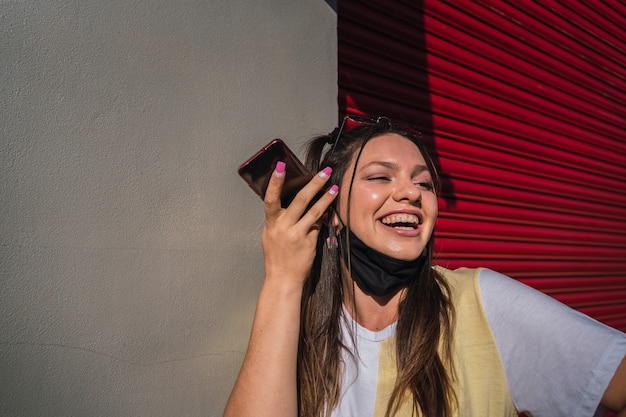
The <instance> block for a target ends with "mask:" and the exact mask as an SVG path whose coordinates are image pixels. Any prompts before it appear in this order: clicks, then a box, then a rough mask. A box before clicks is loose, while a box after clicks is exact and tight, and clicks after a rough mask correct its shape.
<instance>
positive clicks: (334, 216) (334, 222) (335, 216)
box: [330, 211, 344, 233]
mask: <svg viewBox="0 0 626 417" xmlns="http://www.w3.org/2000/svg"><path fill="white" fill-rule="evenodd" d="M330 221H331V222H332V225H333V227H334V228H335V232H336V233H338V232H339V231H340V230H341V229H342V228H343V227H344V225H343V222H342V221H341V219H340V218H339V215H338V214H337V211H333V214H332V215H331V218H330Z"/></svg>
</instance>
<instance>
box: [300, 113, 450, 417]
mask: <svg viewBox="0 0 626 417" xmlns="http://www.w3.org/2000/svg"><path fill="white" fill-rule="evenodd" d="M386 133H397V134H400V135H402V136H404V137H406V138H407V139H409V140H411V141H412V142H413V143H414V144H415V145H416V146H417V147H418V149H419V150H420V152H421V153H422V155H423V156H424V159H425V161H426V164H427V166H428V168H429V170H430V172H431V174H432V177H433V180H434V181H435V184H436V185H437V184H438V177H437V172H436V169H435V167H434V164H433V162H432V160H431V159H430V157H429V156H428V154H427V152H426V151H425V149H424V147H423V146H422V144H421V143H420V141H419V138H418V137H416V136H415V135H413V134H412V133H409V132H406V131H403V130H400V129H397V128H394V127H393V126H392V125H390V124H388V125H385V124H377V125H373V126H364V127H359V128H356V129H354V130H353V131H351V132H350V133H344V134H342V135H341V137H340V138H339V140H338V141H337V143H336V145H335V146H334V149H333V151H332V152H327V154H326V155H324V149H326V148H327V147H328V146H327V144H328V143H330V142H333V139H334V138H331V137H330V136H328V135H327V136H320V137H317V138H314V139H312V140H311V141H310V142H309V144H308V148H307V157H306V165H307V167H308V168H309V170H311V172H317V171H319V170H320V169H321V168H322V167H325V166H330V167H332V168H333V173H332V175H331V178H330V181H329V184H340V183H341V180H342V179H343V178H344V176H345V175H346V174H349V175H353V173H352V172H350V173H348V172H347V169H348V167H349V165H350V163H351V161H352V160H353V159H356V161H355V168H356V163H358V158H359V156H360V153H361V152H362V150H363V147H364V146H365V144H366V143H367V141H368V140H370V139H372V138H374V137H376V136H380V135H383V134H386ZM348 206H349V205H348ZM336 210H337V207H336V203H335V204H334V205H333V206H332V207H331V208H330V209H329V218H330V217H332V215H333V214H334V213H335V212H336ZM334 236H335V232H334V230H333V225H332V222H328V225H324V226H322V228H321V230H320V235H319V238H318V250H317V256H316V259H315V262H314V264H313V268H312V270H311V274H310V276H309V278H308V279H307V282H306V284H305V288H304V292H303V296H302V310H301V311H302V312H301V314H302V317H301V327H300V329H301V330H300V343H299V349H298V400H299V412H300V416H301V417H322V416H328V415H330V412H331V411H332V410H333V409H334V408H335V407H336V406H337V404H338V402H339V398H340V394H341V392H340V389H341V387H340V381H341V372H342V364H341V350H342V349H346V350H347V348H346V346H345V345H343V344H342V341H341V340H342V337H341V336H342V335H341V323H340V320H342V314H343V313H342V303H343V301H344V297H346V295H349V294H345V292H350V289H349V287H348V288H346V287H347V286H345V285H343V284H342V282H345V280H346V277H342V261H341V259H340V255H339V251H338V250H328V249H326V239H327V238H328V237H330V238H333V237H334ZM433 246H434V237H433V236H431V238H430V241H429V242H428V244H427V247H426V252H427V254H428V256H427V262H424V264H423V266H422V269H421V271H420V273H419V276H418V277H416V279H415V280H413V281H412V282H411V283H410V284H409V286H408V288H407V290H406V293H405V296H404V298H403V300H402V301H401V302H400V305H399V307H398V323H397V330H396V359H397V379H396V383H395V387H394V389H393V392H392V395H391V399H390V400H389V404H388V406H387V412H386V416H388V417H391V416H393V415H395V414H396V412H397V411H398V410H399V408H400V406H401V405H402V404H403V403H404V402H405V401H407V400H410V399H412V404H413V409H414V410H415V411H416V412H417V415H421V416H423V417H449V416H451V414H452V411H453V407H454V403H455V400H454V398H455V395H454V392H453V388H452V379H453V378H452V375H451V372H452V371H451V369H452V366H451V340H452V327H453V321H454V311H453V308H452V306H451V303H450V299H449V288H448V286H447V284H446V283H445V281H444V280H443V278H442V277H441V276H440V275H439V274H438V273H437V272H436V271H435V270H434V269H433V268H431V264H432V256H433ZM350 281H351V280H350ZM350 337H354V335H352V334H351V335H350ZM348 353H349V354H350V355H352V356H353V357H354V355H357V354H358V353H357V352H348Z"/></svg>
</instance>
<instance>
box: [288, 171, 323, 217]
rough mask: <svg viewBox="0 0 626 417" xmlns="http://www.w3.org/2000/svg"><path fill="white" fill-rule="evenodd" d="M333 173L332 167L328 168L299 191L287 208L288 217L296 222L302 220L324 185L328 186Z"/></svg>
mask: <svg viewBox="0 0 626 417" xmlns="http://www.w3.org/2000/svg"><path fill="white" fill-rule="evenodd" d="M332 172H333V170H332V169H331V168H330V167H326V168H324V169H323V170H321V171H319V172H318V173H317V175H314V176H313V178H311V180H310V181H309V182H308V183H307V184H306V185H305V186H304V187H302V189H301V190H300V191H298V193H297V194H296V196H295V197H294V198H293V200H292V201H291V203H290V204H289V207H288V208H287V216H289V217H290V218H292V220H294V221H297V220H298V219H300V217H302V215H303V214H304V212H305V211H306V210H307V207H309V206H310V205H311V202H312V201H313V200H314V199H315V197H316V196H317V195H318V194H319V192H320V190H321V189H322V187H323V186H324V184H326V182H327V181H328V178H330V174H331V173H332Z"/></svg>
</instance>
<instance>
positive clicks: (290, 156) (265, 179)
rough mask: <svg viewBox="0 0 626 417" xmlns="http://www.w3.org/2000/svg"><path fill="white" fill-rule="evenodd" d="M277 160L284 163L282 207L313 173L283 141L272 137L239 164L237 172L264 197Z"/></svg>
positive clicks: (253, 189) (309, 179) (285, 205)
mask: <svg viewBox="0 0 626 417" xmlns="http://www.w3.org/2000/svg"><path fill="white" fill-rule="evenodd" d="M278 161H283V162H284V163H285V164H286V169H285V182H284V183H283V189H282V192H281V196H280V202H281V206H282V207H287V206H288V205H289V204H290V203H291V201H292V200H293V199H294V197H295V196H296V194H297V193H298V191H300V190H301V189H302V187H304V186H305V185H306V184H308V182H309V181H311V179H312V178H313V175H311V173H310V172H309V171H308V170H307V169H306V167H305V166H304V164H302V162H300V160H299V159H298V157H297V156H296V155H295V154H294V153H293V152H292V151H291V149H289V147H288V146H287V145H286V144H285V142H283V141H282V140H280V139H274V140H273V141H271V142H270V143H268V144H267V145H265V146H264V147H263V148H262V149H261V150H260V151H259V152H257V153H256V154H255V155H253V156H252V157H251V158H250V159H248V160H247V161H246V162H244V163H243V164H241V166H240V167H239V170H238V172H239V175H240V176H241V177H242V178H243V179H244V181H246V182H247V183H248V185H249V186H250V188H252V191H254V192H255V193H256V194H257V195H258V196H259V197H261V199H264V198H265V191H266V190H267V185H268V184H269V181H270V178H271V176H272V174H273V173H274V168H275V167H276V162H278Z"/></svg>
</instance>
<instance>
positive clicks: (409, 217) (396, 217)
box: [382, 214, 419, 224]
mask: <svg viewBox="0 0 626 417" xmlns="http://www.w3.org/2000/svg"><path fill="white" fill-rule="evenodd" d="M382 222H383V224H394V223H413V224H419V217H417V216H416V215H415V214H392V215H391V216H387V217H384V218H383V219H382Z"/></svg>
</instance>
